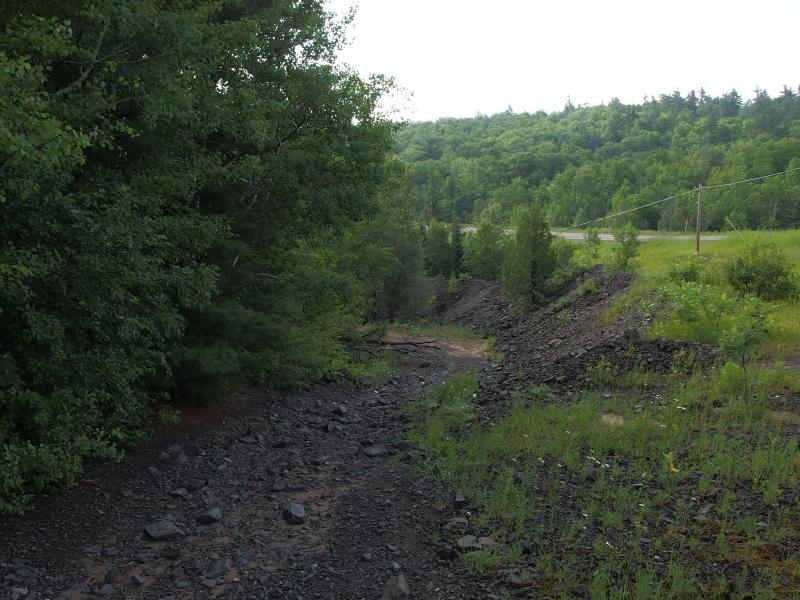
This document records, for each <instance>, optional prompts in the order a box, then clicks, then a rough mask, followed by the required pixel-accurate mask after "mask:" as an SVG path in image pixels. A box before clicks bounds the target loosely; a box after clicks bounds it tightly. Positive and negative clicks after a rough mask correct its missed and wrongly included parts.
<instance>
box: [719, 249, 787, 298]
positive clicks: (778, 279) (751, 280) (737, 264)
mask: <svg viewBox="0 0 800 600" xmlns="http://www.w3.org/2000/svg"><path fill="white" fill-rule="evenodd" d="M725 275H726V276H727V278H728V281H729V282H730V284H731V286H733V288H734V289H735V290H736V291H738V292H739V293H741V294H753V295H755V296H759V297H760V298H763V299H765V300H786V299H788V298H793V297H796V296H797V294H798V291H799V290H800V287H799V286H798V280H797V275H796V274H795V273H794V272H793V270H792V265H791V264H790V263H789V261H788V260H787V259H786V256H785V255H784V254H783V253H782V252H781V251H780V250H778V249H777V248H776V247H775V246H773V245H771V244H763V243H762V244H752V245H750V246H749V247H748V248H747V249H746V250H745V252H744V253H742V254H740V255H738V256H736V257H734V258H733V259H732V260H730V261H729V262H728V263H727V264H726V265H725Z"/></svg>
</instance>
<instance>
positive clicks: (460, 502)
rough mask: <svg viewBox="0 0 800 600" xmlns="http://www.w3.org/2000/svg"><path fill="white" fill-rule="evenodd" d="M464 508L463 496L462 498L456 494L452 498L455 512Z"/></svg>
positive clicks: (465, 503)
mask: <svg viewBox="0 0 800 600" xmlns="http://www.w3.org/2000/svg"><path fill="white" fill-rule="evenodd" d="M466 506H467V499H466V498H464V496H462V495H461V494H456V495H455V496H454V497H453V507H455V509H456V510H460V509H462V508H466Z"/></svg>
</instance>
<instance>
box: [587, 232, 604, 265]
mask: <svg viewBox="0 0 800 600" xmlns="http://www.w3.org/2000/svg"><path fill="white" fill-rule="evenodd" d="M583 241H584V242H585V246H584V248H585V252H586V254H587V255H588V257H589V260H590V261H591V262H595V261H597V259H598V257H599V256H600V244H601V243H602V241H601V240H600V232H599V231H597V228H596V227H590V228H589V229H587V230H586V231H585V232H584V234H583Z"/></svg>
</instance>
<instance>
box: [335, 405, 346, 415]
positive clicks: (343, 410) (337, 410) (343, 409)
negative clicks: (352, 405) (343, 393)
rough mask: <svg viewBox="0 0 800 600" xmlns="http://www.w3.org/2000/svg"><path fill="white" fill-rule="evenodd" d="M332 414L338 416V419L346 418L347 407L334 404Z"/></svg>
mask: <svg viewBox="0 0 800 600" xmlns="http://www.w3.org/2000/svg"><path fill="white" fill-rule="evenodd" d="M333 414H335V415H339V416H340V417H344V416H347V407H346V406H345V405H344V404H334V405H333Z"/></svg>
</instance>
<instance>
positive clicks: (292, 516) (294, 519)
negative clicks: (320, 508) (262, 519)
mask: <svg viewBox="0 0 800 600" xmlns="http://www.w3.org/2000/svg"><path fill="white" fill-rule="evenodd" d="M283 519H284V520H285V521H286V522H287V523H290V524H291V525H302V524H303V523H305V522H306V509H305V508H304V507H303V505H302V504H289V506H287V507H286V508H284V509H283Z"/></svg>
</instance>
